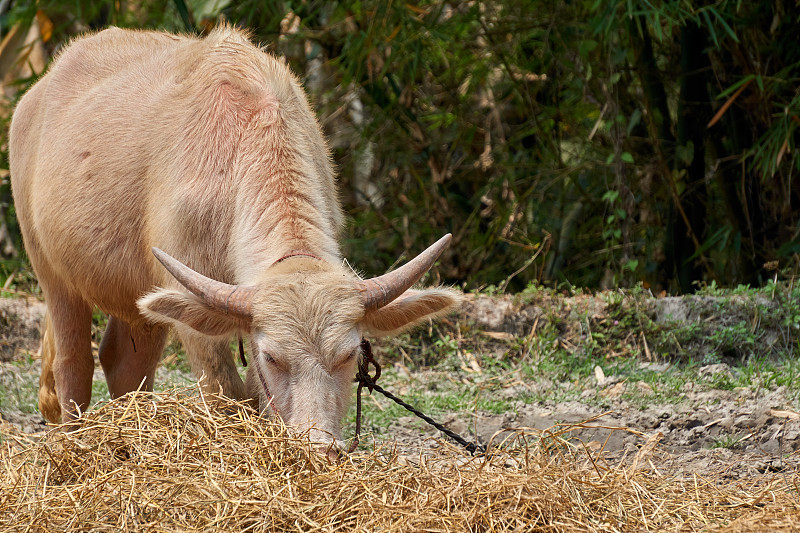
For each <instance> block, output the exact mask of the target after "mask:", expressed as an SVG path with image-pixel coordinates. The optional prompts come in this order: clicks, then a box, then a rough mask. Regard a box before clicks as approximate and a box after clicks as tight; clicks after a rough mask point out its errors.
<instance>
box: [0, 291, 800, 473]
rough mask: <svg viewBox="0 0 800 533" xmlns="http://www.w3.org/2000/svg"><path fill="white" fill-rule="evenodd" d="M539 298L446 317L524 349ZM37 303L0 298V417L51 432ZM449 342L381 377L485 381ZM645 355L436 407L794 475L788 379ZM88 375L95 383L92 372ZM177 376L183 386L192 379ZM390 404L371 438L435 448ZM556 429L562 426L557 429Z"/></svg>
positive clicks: (485, 302)
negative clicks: (772, 382)
mask: <svg viewBox="0 0 800 533" xmlns="http://www.w3.org/2000/svg"><path fill="white" fill-rule="evenodd" d="M547 305H548V303H547V302H543V301H536V302H534V303H519V302H518V301H516V300H515V299H513V298H509V297H497V298H490V297H487V296H480V297H473V298H471V299H470V300H469V301H468V302H467V304H466V305H465V307H464V309H463V310H462V312H461V314H460V315H459V316H458V317H451V320H450V324H451V325H452V324H453V323H455V324H465V323H467V324H469V325H470V328H472V329H471V330H472V331H474V332H476V333H477V334H480V335H483V336H488V338H489V340H491V341H498V342H501V344H502V345H505V346H507V345H509V343H511V344H513V343H514V342H519V343H521V344H522V345H523V348H524V346H526V345H528V346H529V345H530V343H531V342H532V340H533V339H534V338H535V337H536V335H537V331H536V330H537V328H542V324H543V323H544V322H545V321H547V320H550V321H551V322H552V321H553V315H552V314H550V315H548V312H549V311H547V309H546V306H547ZM659 305H660V306H661V307H659V309H657V310H656V311H655V315H658V313H659V312H662V311H663V306H665V305H667V306H670V309H671V313H673V314H674V313H675V312H676V309H677V313H678V315H679V318H682V319H687V317H688V318H689V319H691V310H689V311H686V310H685V309H683V308H682V306H681V304H680V303H679V302H676V301H673V300H670V301H666V302H665V303H662V304H659ZM557 306H560V310H559V311H558V314H560V316H561V317H562V318H563V319H564V320H568V319H569V316H570V312H572V311H574V309H575V308H578V307H579V308H581V309H582V313H583V315H582V316H589V317H591V318H592V320H594V321H595V323H597V321H598V320H603V319H604V318H603V317H604V316H605V315H604V312H605V309H606V307H607V303H606V302H604V301H603V299H601V298H597V297H586V296H579V297H575V298H572V299H571V298H567V299H564V300H559V302H558V304H557ZM43 312H44V305H43V304H42V303H41V302H38V301H36V300H34V299H27V300H26V299H2V300H0V346H1V347H2V350H0V394H2V395H3V397H0V399H3V400H4V401H2V402H0V419H1V420H4V421H6V422H7V423H10V424H12V425H14V426H16V427H17V428H19V429H21V430H23V431H25V432H26V433H37V432H41V431H45V430H46V429H47V426H46V425H45V422H44V420H43V419H42V418H41V416H40V415H39V414H38V412H37V411H35V402H36V388H37V383H38V373H39V361H38V360H37V358H36V356H35V354H36V350H37V349H38V343H39V340H38V335H39V333H38V331H39V322H40V320H41V317H42V316H43ZM455 329H456V330H458V331H461V329H463V328H461V329H458V327H457V328H455ZM579 329H580V328H579ZM573 333H574V331H573ZM571 335H572V333H570V331H569V328H567V330H564V331H562V332H561V334H560V335H557V337H556V338H555V340H554V341H553V342H554V343H557V344H558V343H560V345H564V346H570V345H571V344H572V343H571V341H570V339H571V338H572V337H571ZM573 337H574V335H573ZM401 342H402V341H401ZM548 342H549V341H548ZM526 343H527V344H526ZM454 345H455V346H456V347H455V353H456V355H454V357H455V358H456V359H457V360H459V361H461V362H462V363H463V364H462V371H460V372H458V373H457V374H456V377H455V378H454V377H453V376H451V375H447V372H446V371H445V370H442V366H441V365H439V366H438V367H425V366H422V365H420V366H418V367H416V368H413V369H412V370H409V366H411V365H406V364H404V363H403V361H402V359H400V360H395V362H394V363H392V362H391V361H389V362H386V363H384V366H385V368H387V369H392V370H393V371H394V372H393V371H390V372H388V373H387V375H388V377H387V378H386V379H387V380H388V381H387V382H386V383H388V385H387V386H390V387H389V388H391V389H392V390H393V391H394V392H396V393H398V394H400V395H401V396H402V395H403V393H408V392H409V389H410V388H413V387H417V388H419V387H423V388H425V390H426V392H425V394H428V392H427V391H429V393H430V394H435V393H436V391H437V390H438V389H440V388H441V387H440V386H439V385H437V384H441V383H443V382H447V381H448V380H449V381H450V382H453V381H457V382H460V383H464V384H467V383H468V382H470V381H471V380H480V379H485V378H486V375H487V373H488V370H487V369H486V364H485V362H483V361H482V360H481V355H480V354H479V353H477V352H475V353H470V352H469V351H468V350H461V349H459V348H458V346H459V342H454ZM392 346H394V347H396V346H397V345H396V344H394V345H389V344H376V353H377V354H378V356H381V354H382V353H383V354H388V352H389V351H391V348H392ZM528 351H529V352H530V349H529V350H528ZM404 353H405V352H404ZM387 357H388V358H389V359H391V357H390V356H388V355H387ZM646 359H647V358H643V360H639V361H636V362H635V363H634V364H633V367H631V368H636V369H637V372H647V373H648V375H650V376H654V375H655V376H656V377H655V379H654V380H650V382H651V383H653V384H649V383H648V382H646V381H644V380H638V379H636V377H635V376H638V375H641V374H636V373H634V374H631V375H625V374H619V375H616V374H612V375H605V372H604V371H603V368H602V366H603V365H597V366H598V367H599V370H598V369H597V368H595V370H594V372H593V373H592V375H590V376H589V377H584V378H582V379H570V380H564V381H559V380H558V379H557V376H554V375H542V376H539V377H537V376H532V375H531V373H530V372H527V373H526V372H523V371H522V370H521V368H522V367H521V366H520V365H519V364H517V365H511V366H510V367H509V368H508V369H507V370H501V371H496V372H495V373H494V374H493V378H492V380H491V381H492V383H494V384H495V385H494V386H493V387H492V388H491V390H489V391H488V392H486V391H484V392H483V395H484V396H486V395H487V394H488V395H491V396H492V398H495V399H497V400H499V401H503V402H505V403H504V404H503V405H507V406H508V408H507V409H505V410H504V412H499V413H498V412H496V411H497V410H496V409H495V410H494V411H495V412H492V411H489V410H481V409H473V410H470V409H461V410H455V411H454V412H449V413H448V412H444V411H442V410H439V411H438V412H437V415H438V416H439V418H441V419H442V420H443V421H444V422H445V423H446V425H447V426H448V427H449V428H450V429H452V430H454V431H456V432H457V433H459V434H462V435H464V436H466V437H468V438H471V439H477V440H478V441H479V442H481V443H483V444H487V443H489V442H490V441H491V442H492V443H494V444H497V443H500V442H502V441H503V439H505V438H507V437H508V436H509V435H510V434H511V433H512V432H515V431H516V432H519V431H522V432H524V433H526V434H528V435H532V436H535V437H542V436H545V437H546V436H548V435H550V436H560V437H561V438H563V439H565V440H567V441H569V442H570V443H571V445H572V446H577V447H583V448H584V449H585V450H586V451H589V452H593V453H597V454H602V455H603V456H604V457H610V458H620V457H625V456H630V455H634V454H635V452H636V451H637V450H638V449H639V447H640V446H642V445H643V444H644V443H645V442H646V441H647V440H648V439H649V438H650V437H653V436H656V435H660V436H656V437H654V438H656V439H657V440H659V441H660V444H659V450H660V455H659V462H658V464H657V465H654V466H655V467H657V468H664V469H667V470H670V471H673V472H677V473H684V474H686V475H691V474H711V473H713V474H714V475H718V476H719V475H721V476H723V477H728V478H734V479H735V478H748V477H751V476H757V475H760V474H765V473H773V474H777V475H789V474H796V473H797V471H798V467H799V466H800V457H798V454H797V453H795V452H796V451H797V450H798V449H799V448H800V414H799V413H798V408H797V405H798V403H797V394H796V391H795V390H794V389H793V388H791V387H789V388H787V386H785V385H777V386H762V385H761V384H752V385H750V386H733V385H735V383H736V381H735V380H732V378H733V377H734V376H735V375H737V374H738V373H740V370H739V369H737V368H736V365H732V364H728V363H724V362H721V363H713V364H696V365H689V366H688V367H684V368H683V369H681V370H676V366H678V365H679V363H678V362H675V361H669V360H661V359H659V358H657V357H655V356H652V357H651V360H650V361H647V360H646ZM392 365H393V366H392ZM607 368H611V366H608V367H607ZM159 372H160V374H159V379H158V382H159V383H161V385H162V386H164V385H168V384H169V383H171V382H172V381H174V379H175V372H169V371H165V370H164V369H160V371H159ZM676 372H680V379H678V380H677V381H676V380H675V379H673V380H672V382H670V383H672V384H671V385H669V386H667V385H664V384H662V382H661V381H659V380H658V376H659V374H664V375H667V374H670V373H672V374H674V373H676ZM631 376H633V377H631ZM95 378H96V381H97V380H102V372H101V371H100V370H99V369H98V371H97V372H96V376H95ZM498 378H500V379H498ZM181 379H182V380H184V381H182V382H181V384H184V383H185V380H186V379H189V378H186V376H181ZM664 383H666V382H664ZM675 383H677V384H675ZM498 384H499V385H498ZM709 384H711V385H709ZM713 384H723V385H726V386H721V387H717V386H714V385H713ZM465 386H466V385H465ZM417 392H418V393H419V390H417ZM387 405H388V403H387V402H386V401H385V400H383V399H379V400H373V399H365V403H364V406H365V419H366V424H365V425H366V427H367V432H369V431H370V430H372V432H373V435H374V436H377V438H378V440H384V441H385V440H386V439H393V440H394V441H395V442H396V443H397V445H398V446H399V447H400V448H401V449H403V448H406V449H407V450H408V452H409V453H412V450H419V449H420V448H422V449H427V450H428V451H431V452H432V451H433V450H434V449H435V448H436V447H437V446H439V444H438V442H437V441H436V440H435V439H430V437H437V438H438V437H439V435H438V434H437V432H436V431H435V430H433V429H432V428H428V427H426V426H425V425H424V424H422V423H421V422H420V421H419V420H418V419H416V418H414V417H413V416H406V415H404V414H400V415H398V416H395V417H394V418H392V419H390V420H388V422H387V425H388V427H384V428H380V427H376V426H375V425H374V424H372V426H371V425H370V422H369V420H370V416H371V414H370V413H371V412H372V413H378V411H379V410H383V409H385V407H386V406H387ZM587 420H589V422H586V421H587ZM562 430H568V432H567V433H564V434H563V435H561V434H560V432H561V431H562Z"/></svg>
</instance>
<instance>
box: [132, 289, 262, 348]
mask: <svg viewBox="0 0 800 533" xmlns="http://www.w3.org/2000/svg"><path fill="white" fill-rule="evenodd" d="M137 305H138V306H139V310H140V311H141V312H142V315H144V316H145V317H146V318H147V319H149V320H152V321H153V322H159V323H166V324H172V325H173V326H188V327H190V328H192V329H193V330H195V331H197V332H200V333H202V334H204V335H208V336H210V337H220V336H223V335H231V334H233V333H235V332H236V331H245V332H248V331H249V330H250V322H249V321H248V320H245V319H243V318H242V317H239V316H236V315H233V314H226V313H225V312H224V311H221V310H219V309H216V308H214V307H211V306H209V305H206V304H205V303H203V301H202V300H200V298H198V297H197V296H195V295H194V294H191V293H188V292H183V291H176V290H172V289H158V290H156V291H155V292H151V293H150V294H147V295H145V296H142V297H141V298H139V301H138V302H137Z"/></svg>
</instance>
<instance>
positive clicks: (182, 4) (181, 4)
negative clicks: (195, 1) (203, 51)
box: [173, 0, 195, 32]
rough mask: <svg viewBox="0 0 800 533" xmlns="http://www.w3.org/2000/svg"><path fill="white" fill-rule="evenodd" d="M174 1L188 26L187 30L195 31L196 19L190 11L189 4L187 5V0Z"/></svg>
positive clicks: (184, 23) (185, 24)
mask: <svg viewBox="0 0 800 533" xmlns="http://www.w3.org/2000/svg"><path fill="white" fill-rule="evenodd" d="M173 3H174V4H175V9H177V10H178V14H179V15H180V16H181V20H182V21H183V25H184V26H186V31H189V32H194V30H195V27H194V20H193V17H192V14H191V13H190V12H189V6H187V5H186V0H173Z"/></svg>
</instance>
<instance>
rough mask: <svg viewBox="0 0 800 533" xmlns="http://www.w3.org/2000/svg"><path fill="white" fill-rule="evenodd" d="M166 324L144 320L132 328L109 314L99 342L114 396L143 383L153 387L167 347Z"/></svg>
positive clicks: (112, 395)
mask: <svg viewBox="0 0 800 533" xmlns="http://www.w3.org/2000/svg"><path fill="white" fill-rule="evenodd" d="M166 338H167V328H166V327H164V326H156V325H149V324H144V325H142V326H140V327H136V328H132V327H131V326H130V325H129V324H128V323H127V322H124V321H123V320H120V319H118V318H116V317H113V316H112V317H109V319H108V325H107V326H106V331H105V333H104V334H103V341H102V342H101V343H100V364H101V365H102V366H103V373H104V374H105V376H106V382H107V383H108V392H109V393H111V397H112V398H119V397H120V396H123V395H125V394H127V393H129V392H131V391H134V390H137V389H139V388H140V387H141V388H142V390H147V391H151V390H153V380H154V379H155V373H156V367H157V366H158V361H159V360H160V359H161V352H162V351H163V350H164V341H165V340H166Z"/></svg>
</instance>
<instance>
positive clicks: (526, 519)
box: [0, 390, 800, 533]
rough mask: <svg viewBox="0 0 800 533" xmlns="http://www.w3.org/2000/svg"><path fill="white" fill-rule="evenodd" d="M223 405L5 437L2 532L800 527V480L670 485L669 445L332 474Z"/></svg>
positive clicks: (399, 462) (113, 416) (431, 461)
mask: <svg viewBox="0 0 800 533" xmlns="http://www.w3.org/2000/svg"><path fill="white" fill-rule="evenodd" d="M207 400H209V401H207ZM210 401H211V399H208V398H203V397H202V396H201V395H199V394H198V393H197V392H196V390H181V391H172V392H168V393H163V394H148V393H135V394H132V395H129V396H128V397H126V398H123V399H120V400H117V401H114V402H111V403H109V404H107V405H104V406H102V407H100V408H98V409H96V410H94V411H91V412H89V413H88V414H86V415H85V417H84V419H82V420H81V422H80V424H78V425H76V427H75V429H74V431H72V432H69V433H67V432H64V431H59V430H54V431H52V432H50V433H48V434H47V435H46V436H44V437H42V438H39V439H31V438H29V437H27V436H25V435H22V434H19V433H17V432H15V431H14V430H13V429H12V428H11V427H10V426H0V443H1V446H2V449H0V530H3V531H23V530H27V531H57V532H59V533H61V532H68V531H310V530H314V531H389V532H393V531H454V532H455V531H640V530H659V531H660V530H670V531H688V530H696V529H713V530H717V529H718V530H721V531H754V530H769V531H776V530H781V529H786V530H791V529H792V528H793V527H796V526H797V524H798V523H800V503H798V499H797V487H796V485H797V481H798V480H797V477H796V474H793V475H791V476H784V475H772V476H766V475H765V476H763V477H762V478H759V479H749V480H747V481H723V480H722V479H709V478H703V477H700V476H690V477H687V476H680V477H679V476H676V475H670V474H669V473H666V472H663V471H660V470H658V469H656V468H655V467H654V466H653V463H654V461H653V458H655V457H657V456H658V454H659V453H660V452H658V450H657V449H656V442H657V440H658V437H657V436H655V437H652V438H651V439H650V440H649V441H647V442H644V441H643V443H642V444H643V446H642V447H641V449H640V451H639V453H638V454H637V455H636V456H635V457H628V458H627V459H626V460H621V461H617V464H609V462H607V461H606V460H604V458H603V456H602V454H592V453H590V452H588V451H585V450H584V449H583V448H582V447H568V446H564V445H563V444H560V443H561V442H563V441H562V440H561V439H560V438H558V437H557V436H555V437H554V436H553V434H546V435H539V436H536V437H534V436H532V435H527V436H519V437H517V438H514V439H510V440H509V441H507V442H506V443H505V444H504V445H503V446H502V447H501V449H495V450H494V452H493V453H492V454H491V455H490V456H489V457H488V458H472V457H470V456H468V455H466V454H465V453H464V452H462V451H461V450H459V449H458V448H455V447H452V446H449V445H447V444H444V443H443V444H442V445H441V446H438V447H437V448H435V449H430V448H428V449H427V450H426V451H425V452H424V453H423V452H422V451H420V452H419V453H417V454H416V455H413V456H404V455H400V454H399V453H398V452H397V451H396V450H395V449H393V448H392V447H387V446H384V447H380V446H377V447H376V446H373V447H372V449H371V450H369V451H366V452H356V453H354V454H351V455H349V456H347V457H345V458H343V460H342V461H341V462H340V463H338V464H332V463H330V462H329V460H328V459H327V458H326V457H324V456H322V455H320V454H318V453H316V452H314V451H313V450H312V449H311V447H310V446H309V444H308V442H306V441H305V440H304V439H302V438H298V437H293V436H291V435H290V434H289V433H288V432H287V431H286V430H285V428H283V427H282V426H280V425H279V424H277V423H272V422H269V421H265V420H263V419H261V418H259V417H257V416H255V415H254V414H253V413H252V412H251V411H248V410H246V409H245V408H243V407H242V406H240V405H237V404H235V403H233V402H231V401H229V400H225V399H221V398H213V406H210V405H209V403H210ZM226 413H227V414H226ZM562 436H563V435H562ZM511 441H513V442H511Z"/></svg>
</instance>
